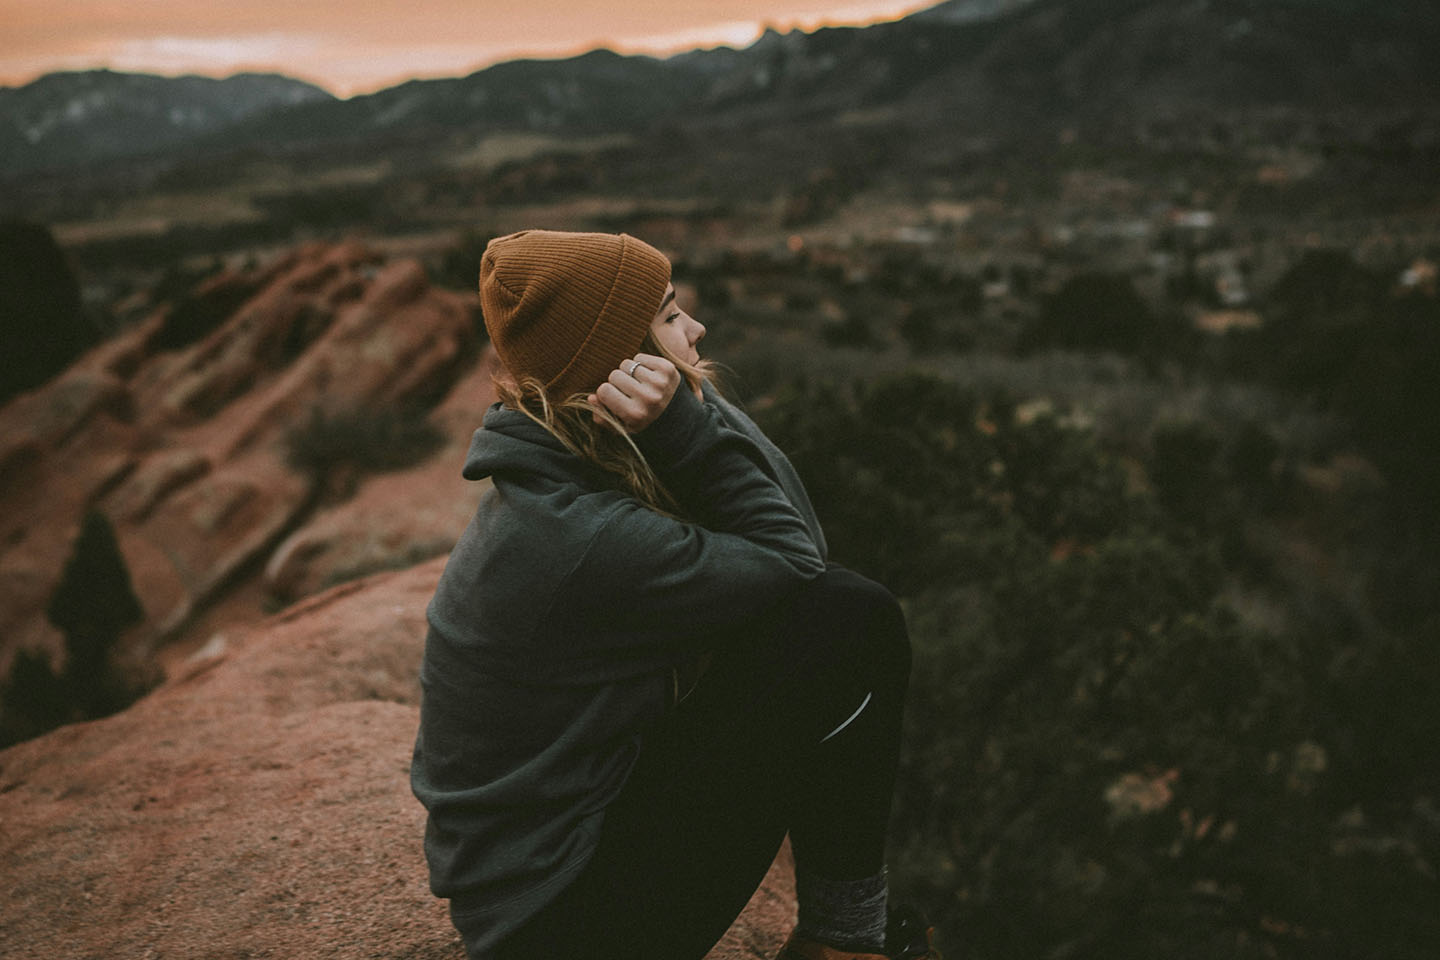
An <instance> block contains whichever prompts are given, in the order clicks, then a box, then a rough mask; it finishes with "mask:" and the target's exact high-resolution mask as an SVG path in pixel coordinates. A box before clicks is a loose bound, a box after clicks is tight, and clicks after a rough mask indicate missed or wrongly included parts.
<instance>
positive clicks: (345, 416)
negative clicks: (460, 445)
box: [285, 406, 445, 479]
mask: <svg viewBox="0 0 1440 960" xmlns="http://www.w3.org/2000/svg"><path fill="white" fill-rule="evenodd" d="M425 414H426V411H424V410H422V409H414V408H408V407H407V408H399V407H388V406H387V407H375V408H357V409H351V410H340V411H326V410H323V409H321V408H320V407H315V408H313V409H311V411H310V416H309V417H308V418H307V419H306V420H305V421H304V422H303V423H299V424H296V425H295V426H294V427H292V428H291V429H290V430H289V431H288V432H287V433H286V435H285V447H286V450H285V459H286V462H287V463H289V464H290V466H291V467H294V468H295V469H296V470H300V471H302V472H305V473H310V474H313V475H315V476H316V477H319V478H322V479H323V478H327V477H330V476H332V475H333V473H334V472H336V471H345V472H348V473H380V472H384V471H386V470H398V469H400V468H402V467H408V466H410V465H412V464H415V463H419V462H420V461H422V460H424V459H425V458H426V457H428V456H430V455H431V454H433V453H435V452H436V451H437V450H439V449H440V447H441V446H442V445H443V444H444V442H445V434H444V433H443V432H442V431H441V430H440V429H439V428H438V427H436V426H434V425H433V424H431V423H430V422H429V421H428V420H426V418H425Z"/></svg>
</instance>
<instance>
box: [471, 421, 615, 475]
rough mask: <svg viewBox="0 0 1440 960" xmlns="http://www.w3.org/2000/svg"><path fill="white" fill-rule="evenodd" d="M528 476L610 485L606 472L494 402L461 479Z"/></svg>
mask: <svg viewBox="0 0 1440 960" xmlns="http://www.w3.org/2000/svg"><path fill="white" fill-rule="evenodd" d="M514 473H525V474H531V475H539V476H542V477H546V478H548V479H551V480H555V481H559V482H568V483H579V484H583V485H585V486H609V485H610V484H608V483H606V482H605V476H606V474H605V472H604V471H603V470H601V469H600V468H599V467H596V466H594V465H593V464H591V463H588V462H586V461H585V460H583V459H582V458H580V457H577V456H576V455H575V454H573V453H571V452H570V451H569V450H566V449H565V446H564V444H562V443H561V442H560V441H559V440H557V439H556V438H555V437H554V436H552V435H551V434H550V432H549V431H548V430H546V429H545V428H544V427H542V426H540V424H538V423H536V422H535V421H533V420H531V419H530V418H529V417H527V416H525V414H523V413H521V412H520V411H518V410H511V409H509V408H507V407H505V406H504V405H503V404H500V403H494V404H491V405H490V409H488V410H486V411H485V419H484V421H483V425H482V426H481V428H480V429H479V430H476V431H475V435H474V436H472V437H471V438H470V450H469V452H467V453H466V454H465V468H464V469H463V470H461V476H463V477H464V478H465V479H466V480H483V479H485V478H486V477H503V476H504V475H506V474H514Z"/></svg>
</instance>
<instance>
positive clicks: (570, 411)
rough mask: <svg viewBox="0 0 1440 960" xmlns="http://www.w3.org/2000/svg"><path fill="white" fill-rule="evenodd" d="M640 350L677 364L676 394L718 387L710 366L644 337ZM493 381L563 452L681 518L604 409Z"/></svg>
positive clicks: (504, 378)
mask: <svg viewBox="0 0 1440 960" xmlns="http://www.w3.org/2000/svg"><path fill="white" fill-rule="evenodd" d="M640 349H641V350H642V351H643V352H645V353H651V354H656V355H658V356H662V357H664V358H665V359H666V360H669V361H670V362H671V363H673V364H675V368H676V369H677V370H679V371H680V376H681V378H682V380H683V381H684V382H683V383H682V384H681V385H680V386H679V387H678V388H677V389H681V390H684V389H689V390H692V391H695V392H697V393H698V392H699V391H700V387H701V384H702V383H707V382H708V383H710V384H711V385H712V386H715V385H716V384H717V378H716V372H715V367H714V364H712V363H711V361H709V360H701V361H700V362H699V363H698V364H691V363H686V362H685V361H684V360H681V359H680V358H679V357H677V356H675V355H674V354H673V353H671V352H670V351H669V350H667V349H665V347H664V346H662V345H661V344H660V342H659V341H657V340H656V339H655V338H654V337H653V336H652V335H651V334H650V333H648V332H647V333H646V334H645V340H644V341H643V342H642V343H641V345H640ZM494 379H495V392H496V396H498V397H499V399H500V402H501V403H503V404H504V405H505V406H506V407H508V408H510V409H512V410H518V411H519V412H520V413H523V414H524V415H525V416H527V417H529V418H530V419H531V420H533V421H534V422H535V423H537V424H539V425H540V426H541V427H543V428H544V429H545V431H546V432H547V433H549V434H550V435H551V436H553V437H554V438H555V439H556V440H558V441H560V444H561V445H562V446H564V447H565V449H566V450H569V451H570V452H571V453H573V454H575V455H576V456H577V457H581V458H583V459H584V460H587V461H589V462H590V463H593V464H594V465H595V466H597V467H599V468H600V469H601V470H604V471H605V472H606V473H608V474H610V475H611V476H612V477H614V478H615V481H616V485H617V486H618V487H619V489H621V490H623V491H624V492H625V493H628V494H629V495H630V496H632V497H634V498H635V499H636V500H639V501H640V502H641V503H643V504H645V505H646V506H647V507H649V508H650V509H652V510H654V511H656V512H657V513H662V514H665V515H666V516H670V517H679V516H680V515H681V513H682V511H681V508H680V504H679V502H678V501H676V499H675V497H674V496H673V495H672V494H671V493H670V491H669V490H667V489H665V485H664V484H663V483H661V482H660V478H659V477H657V476H656V475H655V471H654V469H653V468H651V466H650V462H649V461H648V460H646V459H645V454H643V453H641V452H640V448H639V447H637V446H636V445H635V441H634V440H633V439H631V437H630V434H629V432H628V431H627V430H626V429H625V425H624V424H623V423H621V422H620V420H619V419H618V418H617V417H616V416H615V415H614V414H613V413H611V412H610V411H609V410H607V409H606V408H605V407H604V406H603V405H598V404H597V405H594V406H592V405H591V404H590V402H589V401H588V400H587V399H586V397H587V394H585V393H572V394H570V395H569V396H566V397H559V398H552V397H551V396H550V395H549V394H548V393H547V392H546V390H545V384H543V383H542V382H540V380H539V379H538V378H536V377H533V376H528V375H525V374H519V375H516V374H506V375H496V377H495V378H494ZM597 416H598V417H599V422H598V423H597V422H596V417H597Z"/></svg>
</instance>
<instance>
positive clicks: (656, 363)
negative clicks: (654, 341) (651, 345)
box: [634, 353, 680, 380]
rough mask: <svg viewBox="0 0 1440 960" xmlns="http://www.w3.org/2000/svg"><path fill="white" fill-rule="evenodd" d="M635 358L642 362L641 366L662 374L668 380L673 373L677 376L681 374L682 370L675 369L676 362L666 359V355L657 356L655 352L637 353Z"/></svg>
mask: <svg viewBox="0 0 1440 960" xmlns="http://www.w3.org/2000/svg"><path fill="white" fill-rule="evenodd" d="M634 360H635V362H636V363H638V364H640V366H642V367H644V368H645V369H647V370H653V371H655V372H656V373H658V374H661V375H662V376H663V377H665V378H666V379H667V380H668V379H669V378H670V377H671V376H672V375H673V376H676V377H678V376H679V375H680V371H679V370H676V369H675V364H673V363H671V362H670V361H669V360H666V359H665V358H664V357H657V356H656V355H655V354H653V353H637V354H635V357H634Z"/></svg>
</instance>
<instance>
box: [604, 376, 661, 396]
mask: <svg viewBox="0 0 1440 960" xmlns="http://www.w3.org/2000/svg"><path fill="white" fill-rule="evenodd" d="M635 373H636V374H639V375H640V376H645V375H646V374H645V371H644V370H639V369H637V370H636V371H635ZM609 383H610V385H611V386H613V387H614V388H615V389H617V390H619V391H620V392H621V393H623V394H625V395H626V396H627V397H633V398H635V399H636V400H644V401H649V402H651V403H654V402H655V401H656V400H658V399H660V397H661V396H662V395H663V394H664V385H663V384H658V383H654V382H652V381H649V380H641V379H640V378H639V376H633V375H631V374H628V373H626V372H625V371H623V370H620V369H618V368H617V369H615V370H611V371H610V377H609Z"/></svg>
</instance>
